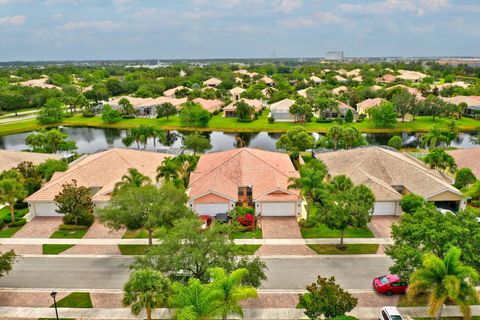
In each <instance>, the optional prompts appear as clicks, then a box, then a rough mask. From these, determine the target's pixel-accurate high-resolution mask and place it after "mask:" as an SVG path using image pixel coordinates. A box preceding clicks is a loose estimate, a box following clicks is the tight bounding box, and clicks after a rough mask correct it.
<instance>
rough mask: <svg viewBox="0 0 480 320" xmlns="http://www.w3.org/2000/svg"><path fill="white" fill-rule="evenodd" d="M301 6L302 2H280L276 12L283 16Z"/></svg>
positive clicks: (281, 0) (292, 0)
mask: <svg viewBox="0 0 480 320" xmlns="http://www.w3.org/2000/svg"><path fill="white" fill-rule="evenodd" d="M302 5H303V0H280V2H279V3H278V7H277V10H278V11H280V12H282V13H284V14H287V13H290V12H292V11H294V10H296V9H298V8H300V7H301V6H302Z"/></svg>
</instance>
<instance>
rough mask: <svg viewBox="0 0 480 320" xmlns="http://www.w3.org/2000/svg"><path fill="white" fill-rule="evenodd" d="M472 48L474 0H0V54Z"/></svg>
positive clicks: (479, 32)
mask: <svg viewBox="0 0 480 320" xmlns="http://www.w3.org/2000/svg"><path fill="white" fill-rule="evenodd" d="M274 48H275V52H276V56H277V57H323V56H324V54H325V52H326V51H332V50H343V51H344V52H345V55H346V56H431V55H436V56H439V55H475V56H478V55H480V1H479V0H340V1H334V0H157V1H154V0H0V60H1V61H10V60H67V59H72V60H79V59H143V58H159V59H162V58H164V59H170V58H178V59H180V58H250V57H260V58H262V57H270V56H271V54H272V51H273V49H274Z"/></svg>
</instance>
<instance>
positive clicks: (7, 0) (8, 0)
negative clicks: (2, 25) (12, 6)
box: [0, 0, 13, 4]
mask: <svg viewBox="0 0 480 320" xmlns="http://www.w3.org/2000/svg"><path fill="white" fill-rule="evenodd" d="M11 2H13V0H0V4H7V3H11Z"/></svg>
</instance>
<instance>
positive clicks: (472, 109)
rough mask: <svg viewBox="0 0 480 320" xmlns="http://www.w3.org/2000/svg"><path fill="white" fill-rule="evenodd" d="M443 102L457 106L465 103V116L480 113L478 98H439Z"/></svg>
mask: <svg viewBox="0 0 480 320" xmlns="http://www.w3.org/2000/svg"><path fill="white" fill-rule="evenodd" d="M441 99H443V101H445V102H448V103H453V104H456V105H459V104H460V103H465V104H466V105H467V109H466V110H465V113H466V114H467V115H475V114H477V113H479V112H480V96H455V97H441Z"/></svg>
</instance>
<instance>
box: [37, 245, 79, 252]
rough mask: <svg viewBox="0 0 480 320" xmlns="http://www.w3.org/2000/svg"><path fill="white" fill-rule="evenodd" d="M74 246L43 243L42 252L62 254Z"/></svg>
mask: <svg viewBox="0 0 480 320" xmlns="http://www.w3.org/2000/svg"><path fill="white" fill-rule="evenodd" d="M73 246H74V245H73V244H43V245H42V254H60V253H62V252H63V251H65V250H68V249H70V248H71V247H73Z"/></svg>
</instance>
